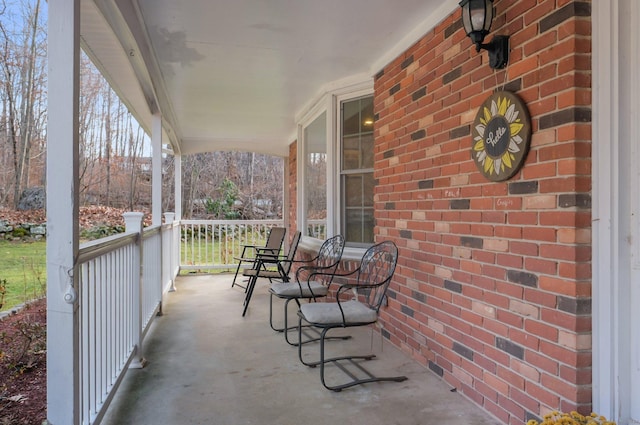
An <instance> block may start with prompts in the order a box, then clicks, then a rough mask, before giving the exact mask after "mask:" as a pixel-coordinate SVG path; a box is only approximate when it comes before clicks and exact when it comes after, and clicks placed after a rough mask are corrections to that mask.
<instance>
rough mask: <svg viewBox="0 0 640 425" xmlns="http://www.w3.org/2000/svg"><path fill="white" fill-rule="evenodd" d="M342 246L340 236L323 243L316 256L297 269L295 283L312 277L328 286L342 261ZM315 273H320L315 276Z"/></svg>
mask: <svg viewBox="0 0 640 425" xmlns="http://www.w3.org/2000/svg"><path fill="white" fill-rule="evenodd" d="M344 244H345V240H344V237H343V236H342V235H336V236H333V237H331V238H329V239H327V240H326V241H324V242H323V243H322V246H320V249H319V250H318V255H316V256H315V257H314V258H313V259H311V260H309V261H308V262H307V264H305V265H304V266H301V267H299V268H298V270H297V271H296V281H298V282H302V281H306V280H308V279H309V278H310V277H311V276H313V279H314V280H319V281H322V283H323V284H324V285H329V284H330V283H331V282H332V281H333V277H334V274H335V272H336V270H337V269H338V265H339V264H340V260H341V259H342V252H343V251H344ZM317 271H321V272H322V273H321V274H315V273H314V272H317Z"/></svg>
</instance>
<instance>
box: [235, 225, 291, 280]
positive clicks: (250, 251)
mask: <svg viewBox="0 0 640 425" xmlns="http://www.w3.org/2000/svg"><path fill="white" fill-rule="evenodd" d="M286 233H287V229H286V228H285V227H272V228H271V229H270V230H269V234H268V235H267V241H266V242H265V244H264V246H259V245H243V246H242V253H241V254H240V257H234V260H236V261H238V267H236V274H235V275H234V276H233V282H231V287H232V288H233V287H234V286H235V285H238V286H240V287H241V288H244V289H246V287H244V286H242V285H240V284H237V283H236V279H237V278H238V273H240V269H241V268H242V264H243V263H244V264H245V265H246V266H245V268H249V269H255V268H256V266H257V264H258V263H257V262H256V258H257V256H258V255H259V254H271V255H277V254H279V253H280V249H281V248H282V242H283V241H284V236H285V234H286ZM248 263H251V266H248Z"/></svg>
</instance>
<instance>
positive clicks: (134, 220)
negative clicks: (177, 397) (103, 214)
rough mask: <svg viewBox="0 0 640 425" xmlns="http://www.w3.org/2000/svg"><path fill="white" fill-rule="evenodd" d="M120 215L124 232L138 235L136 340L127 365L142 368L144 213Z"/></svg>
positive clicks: (134, 329)
mask: <svg viewBox="0 0 640 425" xmlns="http://www.w3.org/2000/svg"><path fill="white" fill-rule="evenodd" d="M122 216H123V217H124V226H125V232H126V233H137V234H138V235H139V237H138V241H137V244H138V247H139V249H138V251H137V257H138V258H137V259H136V263H137V264H138V269H139V270H140V272H139V273H137V274H136V276H135V279H136V282H134V286H137V287H138V290H137V291H133V294H134V296H135V297H136V299H135V300H133V302H132V303H133V308H134V309H135V311H134V313H133V321H134V323H133V332H134V336H133V337H134V340H135V341H136V355H135V358H134V359H133V361H132V362H131V366H129V367H130V368H132V369H142V368H143V367H144V366H145V364H146V360H145V359H144V356H143V355H142V294H143V292H144V289H143V285H144V283H145V282H144V281H143V280H142V268H143V267H144V264H142V259H143V258H144V256H143V255H142V254H143V253H142V245H143V244H142V232H143V231H144V229H143V226H142V218H143V217H144V214H143V213H141V212H126V213H124V214H122Z"/></svg>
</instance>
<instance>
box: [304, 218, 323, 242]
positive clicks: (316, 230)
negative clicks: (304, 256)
mask: <svg viewBox="0 0 640 425" xmlns="http://www.w3.org/2000/svg"><path fill="white" fill-rule="evenodd" d="M306 236H311V237H312V238H316V239H322V240H325V239H326V238H327V220H307V234H306Z"/></svg>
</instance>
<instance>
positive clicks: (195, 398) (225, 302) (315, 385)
mask: <svg viewBox="0 0 640 425" xmlns="http://www.w3.org/2000/svg"><path fill="white" fill-rule="evenodd" d="M232 278H233V276H232V275H229V274H222V275H198V276H186V277H180V278H178V281H177V284H176V286H177V291H176V292H172V293H169V294H167V295H166V297H165V303H164V308H163V312H164V315H163V316H161V317H158V318H157V319H156V320H155V322H154V323H153V325H152V327H151V329H150V331H149V334H148V335H147V338H146V340H145V341H146V342H145V345H144V356H145V358H146V359H147V360H148V364H147V366H146V367H145V368H144V369H131V370H129V371H128V372H127V373H126V377H125V379H124V381H123V383H122V385H121V387H120V389H119V391H118V392H117V394H116V396H115V398H114V401H113V403H112V405H111V407H110V409H109V411H108V412H107V414H106V415H105V418H104V420H103V422H102V423H103V424H110V425H116V424H117V425H123V424H137V425H144V424H154V425H160V424H169V425H174V424H175V425H182V424H216V425H218V424H219V425H240V424H278V425H301V424H307V425H324V424H331V425H335V424H353V425H359V424H367V425H378V424H379V425H389V424H399V425H413V424H415V425H425V424H439V425H463V424H464V425H469V424H474V425H488V424H496V423H497V420H496V419H495V418H493V417H491V416H489V415H488V414H486V413H485V412H483V411H482V410H481V409H479V408H478V407H476V406H475V405H473V404H472V403H471V402H470V401H469V400H467V399H465V398H464V397H463V396H461V395H460V394H458V393H456V392H452V388H451V387H449V386H448V385H447V384H446V383H445V382H443V381H442V380H440V379H439V378H438V377H437V376H435V375H434V374H433V373H432V372H431V371H429V370H428V369H426V368H424V367H423V366H422V365H420V364H418V363H417V362H415V361H413V360H412V359H410V358H409V357H407V356H406V355H405V354H404V353H402V352H400V351H399V350H397V349H395V347H393V346H392V345H390V343H389V342H388V341H386V340H384V341H383V340H382V338H381V337H380V335H379V333H373V332H372V331H371V329H370V328H362V329H355V330H354V329H350V331H351V332H349V334H350V335H352V336H353V339H352V340H349V341H331V342H329V343H327V345H328V346H330V347H331V349H332V350H338V351H342V352H345V351H353V350H356V351H355V352H358V353H364V354H366V353H369V352H371V350H372V349H373V352H374V353H376V354H377V358H376V359H374V360H372V361H369V362H366V365H367V368H369V369H370V370H371V371H373V372H374V373H376V374H383V375H406V376H407V377H408V378H409V379H408V380H407V381H404V382H401V383H395V382H384V383H372V384H366V385H359V386H356V387H352V388H349V389H345V390H343V391H342V392H333V391H328V390H326V389H325V388H324V387H323V386H322V384H321V382H320V376H319V370H318V369H317V368H316V369H311V368H308V367H306V366H304V365H302V364H301V363H300V361H299V360H298V354H297V348H295V347H292V346H289V345H287V344H286V342H285V341H284V337H283V335H282V334H281V333H277V332H274V331H273V330H271V328H270V327H269V322H268V317H269V296H268V292H267V284H266V283H264V282H259V283H258V285H257V286H256V291H255V293H254V296H253V299H252V301H251V305H250V307H249V311H248V313H247V315H246V316H245V317H242V316H241V314H242V301H243V297H244V291H243V290H242V289H241V288H239V287H237V286H236V287H234V288H231V280H232ZM276 301H279V300H276ZM275 312H276V313H280V314H278V316H277V317H280V316H281V315H282V304H280V303H278V305H277V309H276V310H275ZM292 336H295V335H292ZM305 352H306V353H309V356H312V355H317V352H318V347H317V345H316V344H308V345H307V346H306V348H305ZM336 352H337V351H336ZM331 377H333V376H331ZM340 377H341V376H340V375H338V374H336V375H335V378H336V379H339V378H340Z"/></svg>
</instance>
